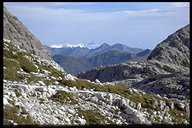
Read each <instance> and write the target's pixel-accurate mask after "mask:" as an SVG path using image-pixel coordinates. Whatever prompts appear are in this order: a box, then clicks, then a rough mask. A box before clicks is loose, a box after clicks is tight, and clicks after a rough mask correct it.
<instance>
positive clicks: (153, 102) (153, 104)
mask: <svg viewBox="0 0 192 128" xmlns="http://www.w3.org/2000/svg"><path fill="white" fill-rule="evenodd" d="M151 102H152V106H153V108H156V107H157V106H158V102H157V100H156V99H152V100H151Z"/></svg>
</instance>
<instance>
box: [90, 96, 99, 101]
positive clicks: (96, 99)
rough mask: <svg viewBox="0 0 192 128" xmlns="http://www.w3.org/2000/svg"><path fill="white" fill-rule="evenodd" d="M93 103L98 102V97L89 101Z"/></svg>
mask: <svg viewBox="0 0 192 128" xmlns="http://www.w3.org/2000/svg"><path fill="white" fill-rule="evenodd" d="M89 100H90V101H91V102H98V98H97V97H96V96H93V97H91V98H90V99H89Z"/></svg>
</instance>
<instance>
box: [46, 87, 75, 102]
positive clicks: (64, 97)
mask: <svg viewBox="0 0 192 128" xmlns="http://www.w3.org/2000/svg"><path fill="white" fill-rule="evenodd" d="M49 100H52V101H55V102H59V103H61V104H64V103H65V102H69V103H70V104H77V103H78V102H77V100H76V99H74V97H73V95H72V94H71V93H68V92H65V91H61V90H59V91H57V93H56V94H55V95H52V96H51V97H49Z"/></svg>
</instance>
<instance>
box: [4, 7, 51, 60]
mask: <svg viewBox="0 0 192 128" xmlns="http://www.w3.org/2000/svg"><path fill="white" fill-rule="evenodd" d="M3 38H4V39H8V40H11V41H12V43H13V44H14V45H16V46H19V47H20V48H22V49H25V50H27V51H28V52H31V53H33V54H35V55H38V56H40V57H41V58H44V59H48V60H51V54H50V52H49V51H48V50H47V49H46V48H45V47H44V46H42V45H41V43H40V41H39V40H38V39H37V38H36V37H35V36H34V35H33V34H32V33H31V32H30V31H29V30H28V29H27V28H26V27H25V26H24V25H23V24H22V22H20V21H19V19H18V18H17V17H16V16H14V15H12V14H11V13H10V12H9V11H8V10H7V9H6V7H3Z"/></svg>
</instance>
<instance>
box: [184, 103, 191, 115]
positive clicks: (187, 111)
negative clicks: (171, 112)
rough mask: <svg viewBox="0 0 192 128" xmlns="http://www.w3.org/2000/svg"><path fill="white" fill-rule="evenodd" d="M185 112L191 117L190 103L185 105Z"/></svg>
mask: <svg viewBox="0 0 192 128" xmlns="http://www.w3.org/2000/svg"><path fill="white" fill-rule="evenodd" d="M184 109H185V112H186V113H187V116H188V117H190V107H189V104H187V105H185V108H184Z"/></svg>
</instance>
